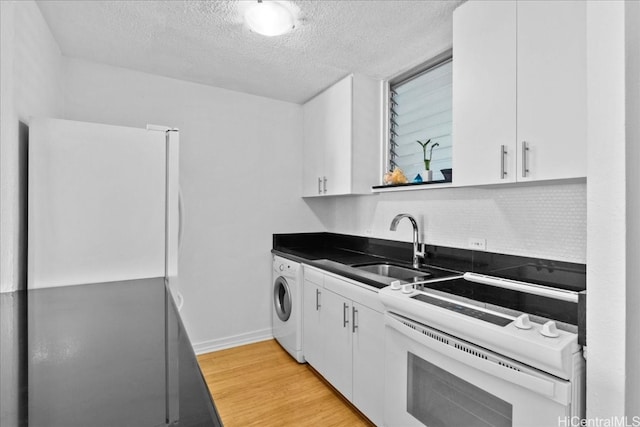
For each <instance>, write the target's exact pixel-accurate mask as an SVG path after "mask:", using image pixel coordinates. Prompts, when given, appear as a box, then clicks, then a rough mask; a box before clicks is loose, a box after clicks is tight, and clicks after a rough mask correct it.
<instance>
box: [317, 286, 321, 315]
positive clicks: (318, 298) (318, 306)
mask: <svg viewBox="0 0 640 427" xmlns="http://www.w3.org/2000/svg"><path fill="white" fill-rule="evenodd" d="M320 293H321V292H320V289H316V311H319V310H320Z"/></svg>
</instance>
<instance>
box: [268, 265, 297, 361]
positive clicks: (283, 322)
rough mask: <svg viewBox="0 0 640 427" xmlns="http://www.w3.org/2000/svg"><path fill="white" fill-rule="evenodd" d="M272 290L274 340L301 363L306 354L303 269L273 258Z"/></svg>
mask: <svg viewBox="0 0 640 427" xmlns="http://www.w3.org/2000/svg"><path fill="white" fill-rule="evenodd" d="M271 283H272V286H271V301H272V315H271V319H272V326H273V336H274V338H275V339H276V340H278V342H279V343H280V345H281V346H282V348H284V349H285V350H287V352H289V354H291V356H293V358H294V359H296V360H297V361H298V362H299V363H304V362H305V360H304V356H303V354H302V267H301V266H300V264H299V263H297V262H293V261H289V260H288V259H285V258H282V257H279V256H277V255H274V256H273V275H272V281H271Z"/></svg>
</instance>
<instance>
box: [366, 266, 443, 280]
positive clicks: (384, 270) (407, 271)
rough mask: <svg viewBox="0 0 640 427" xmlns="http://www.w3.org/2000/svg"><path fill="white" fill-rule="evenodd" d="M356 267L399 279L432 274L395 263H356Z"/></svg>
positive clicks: (423, 277) (425, 276)
mask: <svg viewBox="0 0 640 427" xmlns="http://www.w3.org/2000/svg"><path fill="white" fill-rule="evenodd" d="M354 267H355V268H357V269H358V270H362V271H367V272H369V273H373V274H377V275H379V276H385V277H391V278H393V279H398V280H413V279H420V280H426V279H429V278H430V277H431V276H432V274H431V273H428V272H426V271H420V270H414V269H412V268H406V267H401V266H399V265H393V264H384V263H380V264H365V265H354Z"/></svg>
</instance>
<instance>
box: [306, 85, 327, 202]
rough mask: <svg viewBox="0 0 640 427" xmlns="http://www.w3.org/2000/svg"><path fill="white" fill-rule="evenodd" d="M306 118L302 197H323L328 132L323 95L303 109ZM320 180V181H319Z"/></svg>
mask: <svg viewBox="0 0 640 427" xmlns="http://www.w3.org/2000/svg"><path fill="white" fill-rule="evenodd" d="M302 111H303V116H304V117H303V118H304V134H303V135H304V141H303V148H302V150H303V164H302V195H303V196H304V197H312V196H321V195H323V192H322V181H321V180H322V176H323V173H324V150H325V149H324V145H325V142H324V141H325V139H326V131H327V125H326V122H327V110H326V106H325V102H324V100H323V98H322V94H321V95H318V96H317V97H315V98H313V99H312V100H310V101H309V102H307V103H306V104H304V106H303V107H302ZM319 180H320V181H319Z"/></svg>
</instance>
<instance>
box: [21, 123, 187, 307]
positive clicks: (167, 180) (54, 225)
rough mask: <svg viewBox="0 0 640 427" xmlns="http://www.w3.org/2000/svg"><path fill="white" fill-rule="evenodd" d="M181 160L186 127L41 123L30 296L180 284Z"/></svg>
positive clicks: (31, 190) (34, 153)
mask: <svg viewBox="0 0 640 427" xmlns="http://www.w3.org/2000/svg"><path fill="white" fill-rule="evenodd" d="M178 152H179V135H178V132H177V130H176V129H170V128H166V127H162V126H151V125H149V126H147V128H146V129H140V128H130V127H122V126H111V125H104V124H97V123H86V122H78V121H70V120H59V119H50V118H38V119H34V120H33V121H32V122H31V124H30V126H29V173H28V176H29V184H28V204H29V205H28V231H27V233H28V238H27V241H28V249H27V251H28V257H27V263H28V264H27V287H28V289H36V288H46V287H53V286H67V285H78V284H87V283H101V282H114V281H119V280H131V279H142V278H150V277H166V278H168V279H169V280H170V282H172V281H173V282H174V283H175V280H176V278H177V269H178V242H179V238H180V233H181V231H180V228H181V221H180V209H179V200H178V197H179V195H178ZM171 288H172V292H173V293H174V298H175V297H176V295H175V290H174V288H175V286H171Z"/></svg>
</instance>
